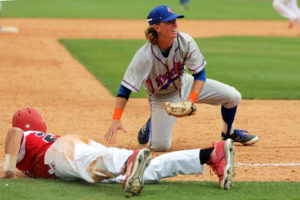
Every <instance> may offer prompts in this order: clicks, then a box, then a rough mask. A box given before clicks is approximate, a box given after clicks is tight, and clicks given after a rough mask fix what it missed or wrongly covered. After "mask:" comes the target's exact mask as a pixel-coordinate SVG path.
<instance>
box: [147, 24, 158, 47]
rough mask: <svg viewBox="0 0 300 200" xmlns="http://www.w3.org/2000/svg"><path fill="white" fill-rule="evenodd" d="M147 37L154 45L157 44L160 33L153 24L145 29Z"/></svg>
mask: <svg viewBox="0 0 300 200" xmlns="http://www.w3.org/2000/svg"><path fill="white" fill-rule="evenodd" d="M145 36H146V39H147V40H148V41H149V42H150V43H151V44H153V45H155V44H157V39H158V34H157V32H156V30H155V29H154V27H153V26H151V25H150V26H149V27H148V28H147V29H146V30H145Z"/></svg>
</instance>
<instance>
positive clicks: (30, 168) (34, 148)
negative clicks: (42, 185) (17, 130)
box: [16, 131, 59, 178]
mask: <svg viewBox="0 0 300 200" xmlns="http://www.w3.org/2000/svg"><path fill="white" fill-rule="evenodd" d="M57 138H59V136H55V135H51V134H48V133H42V132H39V131H26V132H24V135H23V138H22V142H21V147H20V151H19V154H18V158H17V165H16V166H17V168H18V169H19V170H21V171H22V172H23V173H24V174H26V175H27V176H30V177H34V178H51V177H54V175H53V174H49V172H48V171H49V169H50V168H49V166H48V165H45V164H44V157H45V153H46V151H47V150H48V148H49V147H50V146H51V145H52V144H53V142H55V141H56V140H57Z"/></svg>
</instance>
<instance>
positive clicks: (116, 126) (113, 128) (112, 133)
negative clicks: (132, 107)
mask: <svg viewBox="0 0 300 200" xmlns="http://www.w3.org/2000/svg"><path fill="white" fill-rule="evenodd" d="M118 130H122V131H123V132H124V133H126V132H127V131H126V130H125V129H124V127H123V125H122V122H121V121H120V120H113V121H112V123H111V125H110V127H109V129H108V131H107V132H106V134H105V140H106V141H109V142H115V141H116V137H117V132H118Z"/></svg>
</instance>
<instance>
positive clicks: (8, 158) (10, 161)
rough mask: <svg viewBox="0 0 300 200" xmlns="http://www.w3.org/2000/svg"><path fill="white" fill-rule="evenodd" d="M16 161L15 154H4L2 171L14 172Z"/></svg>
mask: <svg viewBox="0 0 300 200" xmlns="http://www.w3.org/2000/svg"><path fill="white" fill-rule="evenodd" d="M16 163H17V156H13V155H10V154H5V163H4V171H5V172H7V171H12V172H15V170H16Z"/></svg>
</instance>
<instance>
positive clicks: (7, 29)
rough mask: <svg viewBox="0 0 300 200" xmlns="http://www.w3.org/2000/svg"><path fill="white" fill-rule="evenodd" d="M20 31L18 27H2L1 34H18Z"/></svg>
mask: <svg viewBox="0 0 300 200" xmlns="http://www.w3.org/2000/svg"><path fill="white" fill-rule="evenodd" d="M18 32H19V29H18V28H17V27H1V26H0V33H18Z"/></svg>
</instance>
